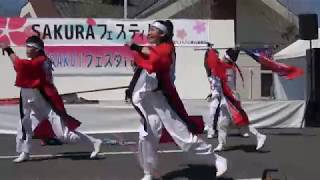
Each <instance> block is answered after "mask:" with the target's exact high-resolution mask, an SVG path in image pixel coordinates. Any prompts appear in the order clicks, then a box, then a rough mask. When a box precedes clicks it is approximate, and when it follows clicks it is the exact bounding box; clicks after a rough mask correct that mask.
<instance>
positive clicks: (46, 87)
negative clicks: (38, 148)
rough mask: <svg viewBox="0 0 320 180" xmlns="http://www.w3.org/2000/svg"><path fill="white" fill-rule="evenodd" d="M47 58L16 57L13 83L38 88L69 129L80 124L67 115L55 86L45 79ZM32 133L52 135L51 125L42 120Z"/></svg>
mask: <svg viewBox="0 0 320 180" xmlns="http://www.w3.org/2000/svg"><path fill="white" fill-rule="evenodd" d="M47 60H48V58H47V57H46V56H38V57H36V58H34V59H32V60H24V59H19V58H16V59H15V61H14V69H15V71H16V82H15V85H16V86H18V87H21V88H35V89H38V90H39V91H40V92H41V94H42V95H43V96H44V98H45V99H46V100H47V102H48V103H49V104H50V105H51V107H52V109H53V110H54V111H55V112H56V113H57V114H58V115H60V116H61V117H62V118H63V120H64V123H65V124H66V126H67V127H68V128H69V129H70V130H75V129H76V128H78V127H79V126H80V124H81V123H80V121H78V120H76V119H75V118H73V117H72V116H70V115H68V114H67V112H66V109H65V107H64V104H63V100H62V98H61V96H60V95H59V93H58V91H57V89H56V87H55V86H54V84H52V82H50V81H48V80H47V74H46V72H45V69H44V63H45V62H46V61H47ZM34 135H35V136H37V137H39V138H50V137H54V136H55V135H54V133H53V130H52V127H51V125H50V123H49V121H48V120H43V121H41V123H40V124H39V125H38V126H37V127H36V129H35V130H34Z"/></svg>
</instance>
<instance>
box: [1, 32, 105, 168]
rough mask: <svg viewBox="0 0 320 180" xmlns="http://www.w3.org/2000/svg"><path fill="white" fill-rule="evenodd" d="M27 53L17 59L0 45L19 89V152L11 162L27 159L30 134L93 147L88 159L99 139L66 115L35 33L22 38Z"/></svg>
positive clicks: (100, 142) (17, 144)
mask: <svg viewBox="0 0 320 180" xmlns="http://www.w3.org/2000/svg"><path fill="white" fill-rule="evenodd" d="M26 46H27V56H28V57H29V58H30V60H29V59H20V58H19V57H17V56H16V55H15V53H14V51H13V50H12V49H11V48H10V47H9V46H7V45H5V44H1V48H3V51H5V52H6V53H7V54H8V56H9V57H10V60H11V62H12V64H13V66H14V69H15V71H16V82H15V85H16V86H17V87H20V88H21V94H20V96H21V98H20V114H21V121H19V122H20V125H19V127H18V132H17V137H16V149H17V152H18V153H20V155H19V157H18V158H16V159H15V160H14V162H17V163H18V162H22V161H26V160H28V159H30V156H29V154H30V148H31V140H32V136H33V135H34V136H36V137H38V138H41V139H46V138H52V137H55V138H57V139H59V140H60V141H62V142H64V143H77V142H84V143H87V144H90V145H91V146H92V148H93V152H92V153H91V156H90V157H91V158H95V157H96V156H97V154H98V152H99V151H100V146H101V144H102V141H101V140H99V139H96V138H93V137H91V136H88V135H85V134H82V133H81V132H79V131H77V130H76V129H77V128H78V127H79V126H80V124H81V123H80V122H79V121H78V120H76V119H75V118H73V117H71V116H70V115H69V114H67V112H66V110H65V108H64V104H63V101H62V98H61V97H60V95H59V94H58V91H57V89H56V87H55V85H54V84H53V77H52V73H51V68H52V64H51V61H50V60H49V59H48V57H47V56H46V55H45V52H44V43H43V41H42V40H41V39H40V38H39V37H38V36H31V37H29V38H28V39H27V40H26Z"/></svg>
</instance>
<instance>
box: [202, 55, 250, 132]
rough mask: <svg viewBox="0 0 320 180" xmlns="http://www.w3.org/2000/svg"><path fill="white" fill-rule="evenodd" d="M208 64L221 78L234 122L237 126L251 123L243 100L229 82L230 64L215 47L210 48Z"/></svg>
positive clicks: (215, 74) (212, 71) (213, 72)
mask: <svg viewBox="0 0 320 180" xmlns="http://www.w3.org/2000/svg"><path fill="white" fill-rule="evenodd" d="M207 58H208V60H207V62H208V66H209V68H210V69H211V73H212V74H213V75H214V76H217V77H219V78H220V80H221V84H222V88H223V94H224V96H225V97H226V99H227V103H228V107H229V110H230V113H231V116H232V120H233V122H234V123H235V124H236V125H237V126H244V125H248V124H249V118H248V115H247V113H246V112H245V111H244V110H243V108H242V107H241V102H240V101H239V100H237V98H236V97H235V96H234V94H233V92H232V90H231V89H230V87H229V86H228V83H227V75H226V70H227V69H228V68H230V65H228V64H226V63H223V62H222V61H221V60H220V59H219V57H218V55H217V53H216V52H215V50H214V49H212V50H209V52H208V56H207Z"/></svg>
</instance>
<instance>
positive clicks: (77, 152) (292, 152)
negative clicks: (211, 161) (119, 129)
mask: <svg viewBox="0 0 320 180" xmlns="http://www.w3.org/2000/svg"><path fill="white" fill-rule="evenodd" d="M262 132H264V133H265V134H267V135H268V140H267V143H266V146H265V147H264V148H263V150H262V151H259V152H257V151H255V140H254V138H253V137H249V138H242V137H239V136H236V135H235V134H234V133H235V132H231V135H230V137H229V139H228V140H229V141H228V149H227V150H226V151H225V152H222V153H219V154H221V155H222V156H224V157H226V158H227V159H228V160H229V169H228V171H227V173H226V174H225V175H224V177H222V178H219V179H221V180H232V179H253V178H261V176H262V173H263V171H265V170H268V169H274V170H277V171H278V172H274V173H273V174H272V176H273V177H277V178H279V179H281V180H282V179H287V180H317V179H319V177H320V169H319V161H320V155H319V153H320V145H319V142H320V141H319V140H320V129H316V128H305V129H264V130H262ZM232 133H233V134H232ZM94 136H96V137H99V138H102V139H105V140H106V139H107V140H108V139H111V140H116V139H124V140H126V141H127V142H136V139H137V133H119V134H98V135H94ZM208 142H210V143H212V144H214V145H216V144H217V140H216V139H211V140H208ZM0 144H1V148H0V179H1V180H18V179H19V180H20V179H22V180H138V179H140V178H141V176H142V171H141V169H140V168H139V165H138V161H137V157H136V153H135V151H136V146H135V145H117V144H116V145H111V144H112V142H106V144H105V145H103V147H102V152H101V154H100V156H101V158H99V159H97V160H90V159H89V158H88V156H89V153H90V152H89V151H90V149H89V148H88V147H86V146H84V145H63V146H44V147H41V146H40V145H39V142H38V140H35V141H34V148H33V155H34V156H33V159H32V160H31V161H29V162H25V163H21V164H14V163H12V160H13V158H14V156H15V137H14V136H13V135H0ZM160 150H161V152H160V167H159V174H161V175H162V176H163V177H164V179H168V180H169V179H170V180H171V179H180V180H182V179H193V180H209V179H210V180H211V179H215V177H213V175H212V174H213V173H212V168H208V167H190V166H188V165H187V164H186V162H184V161H183V159H184V156H183V153H181V152H180V151H179V150H178V149H177V148H176V147H175V146H174V145H162V146H161V147H160Z"/></svg>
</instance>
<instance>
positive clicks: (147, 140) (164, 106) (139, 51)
mask: <svg viewBox="0 0 320 180" xmlns="http://www.w3.org/2000/svg"><path fill="white" fill-rule="evenodd" d="M173 28H174V27H173V24H172V22H171V21H170V20H165V21H163V20H158V21H155V22H153V23H152V24H151V26H150V29H149V32H148V35H147V39H148V41H149V43H150V44H152V45H150V46H140V45H138V44H135V43H134V42H133V41H131V42H128V43H127V44H126V45H127V46H128V47H129V48H130V49H131V50H132V52H133V55H134V64H135V65H136V68H135V71H134V75H133V78H132V80H131V82H130V85H129V89H128V90H127V91H126V94H127V96H129V97H128V98H130V99H131V102H132V105H133V107H134V109H135V110H136V111H137V112H138V113H139V115H140V116H141V120H140V121H141V126H140V128H139V144H138V146H139V147H138V155H139V162H140V165H141V167H142V169H143V172H144V175H143V177H142V180H152V179H157V178H159V174H158V173H157V166H158V155H157V150H158V146H159V143H161V142H174V143H175V144H176V145H177V146H179V148H181V149H182V150H183V152H185V153H186V154H187V157H188V160H189V161H190V164H200V165H209V166H212V167H213V173H216V176H217V177H218V176H221V175H222V174H224V173H225V172H226V170H227V160H226V159H225V158H224V157H222V156H220V155H217V154H215V152H214V151H221V150H223V149H224V147H225V144H226V136H227V129H228V127H229V125H230V123H231V121H232V122H234V124H236V125H237V126H239V127H242V129H245V130H246V131H248V132H251V133H252V134H254V135H255V136H256V137H257V149H260V148H261V147H262V146H263V144H264V142H265V139H266V136H265V135H263V134H260V133H259V132H258V131H257V130H256V129H255V128H253V127H250V126H249V121H248V117H247V115H246V113H245V111H244V110H243V109H242V107H241V103H240V101H239V99H238V98H236V96H235V93H234V91H233V90H232V89H231V88H230V87H229V86H228V77H227V71H228V67H231V68H232V67H234V63H235V60H234V57H235V56H237V52H236V50H233V49H230V50H228V51H227V54H226V55H225V56H224V58H223V59H220V58H219V56H218V54H217V51H215V50H214V49H212V50H209V51H208V52H207V54H206V59H207V62H206V67H207V69H208V72H209V74H210V75H209V76H208V77H209V82H210V86H211V94H212V97H211V100H210V112H211V113H210V115H211V116H210V117H212V118H211V120H212V122H213V119H214V117H218V127H217V131H218V141H219V143H218V146H217V147H216V148H215V149H214V148H213V147H212V145H211V144H209V143H207V142H205V141H204V140H203V139H201V138H200V137H199V136H198V134H200V133H202V130H203V122H202V121H201V119H200V120H199V119H198V118H197V117H192V116H189V115H188V113H187V111H186V109H185V107H184V105H183V103H182V101H181V99H180V97H179V94H178V92H177V90H176V87H175V85H174V81H175V60H176V58H175V56H176V52H175V46H174V43H173V41H172V37H173V32H174V29H173ZM26 47H27V56H28V57H29V59H28V60H26V59H20V58H19V57H17V56H16V54H15V53H14V51H13V50H12V49H11V48H10V47H9V46H8V45H6V44H1V48H2V49H3V51H4V52H6V53H7V55H8V56H9V57H10V60H11V62H12V64H13V67H14V69H15V71H16V83H15V85H16V86H18V87H20V88H21V93H20V97H21V101H20V115H21V121H20V124H19V126H18V132H17V137H16V150H17V152H18V153H19V156H18V157H17V158H16V159H14V162H17V163H18V162H23V161H27V160H29V159H30V149H31V140H32V137H34V136H35V137H38V138H40V139H46V138H57V139H59V140H60V141H61V142H63V143H87V144H89V145H90V146H91V147H92V153H91V155H90V157H91V158H96V157H97V155H98V153H99V151H100V147H101V144H102V141H101V140H100V139H97V138H94V137H92V136H88V135H85V134H83V133H81V132H79V131H77V128H78V127H79V126H80V124H81V123H80V122H79V121H78V120H76V119H75V118H73V117H72V116H70V115H69V114H67V112H66V109H65V108H64V104H63V101H62V98H61V97H60V96H59V94H58V91H57V89H56V87H55V85H54V83H53V80H52V79H53V78H52V65H51V63H50V60H49V59H48V57H47V56H46V54H45V52H44V43H43V41H42V40H41V39H40V38H39V37H38V36H31V37H29V38H28V39H27V40H26ZM227 64H230V65H227ZM212 124H213V123H211V125H210V123H207V128H206V129H207V131H208V133H209V132H210V133H211V135H212V134H213V133H212V132H213V125H212ZM209 137H210V136H209ZM214 170H215V171H216V172H214Z"/></svg>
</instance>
